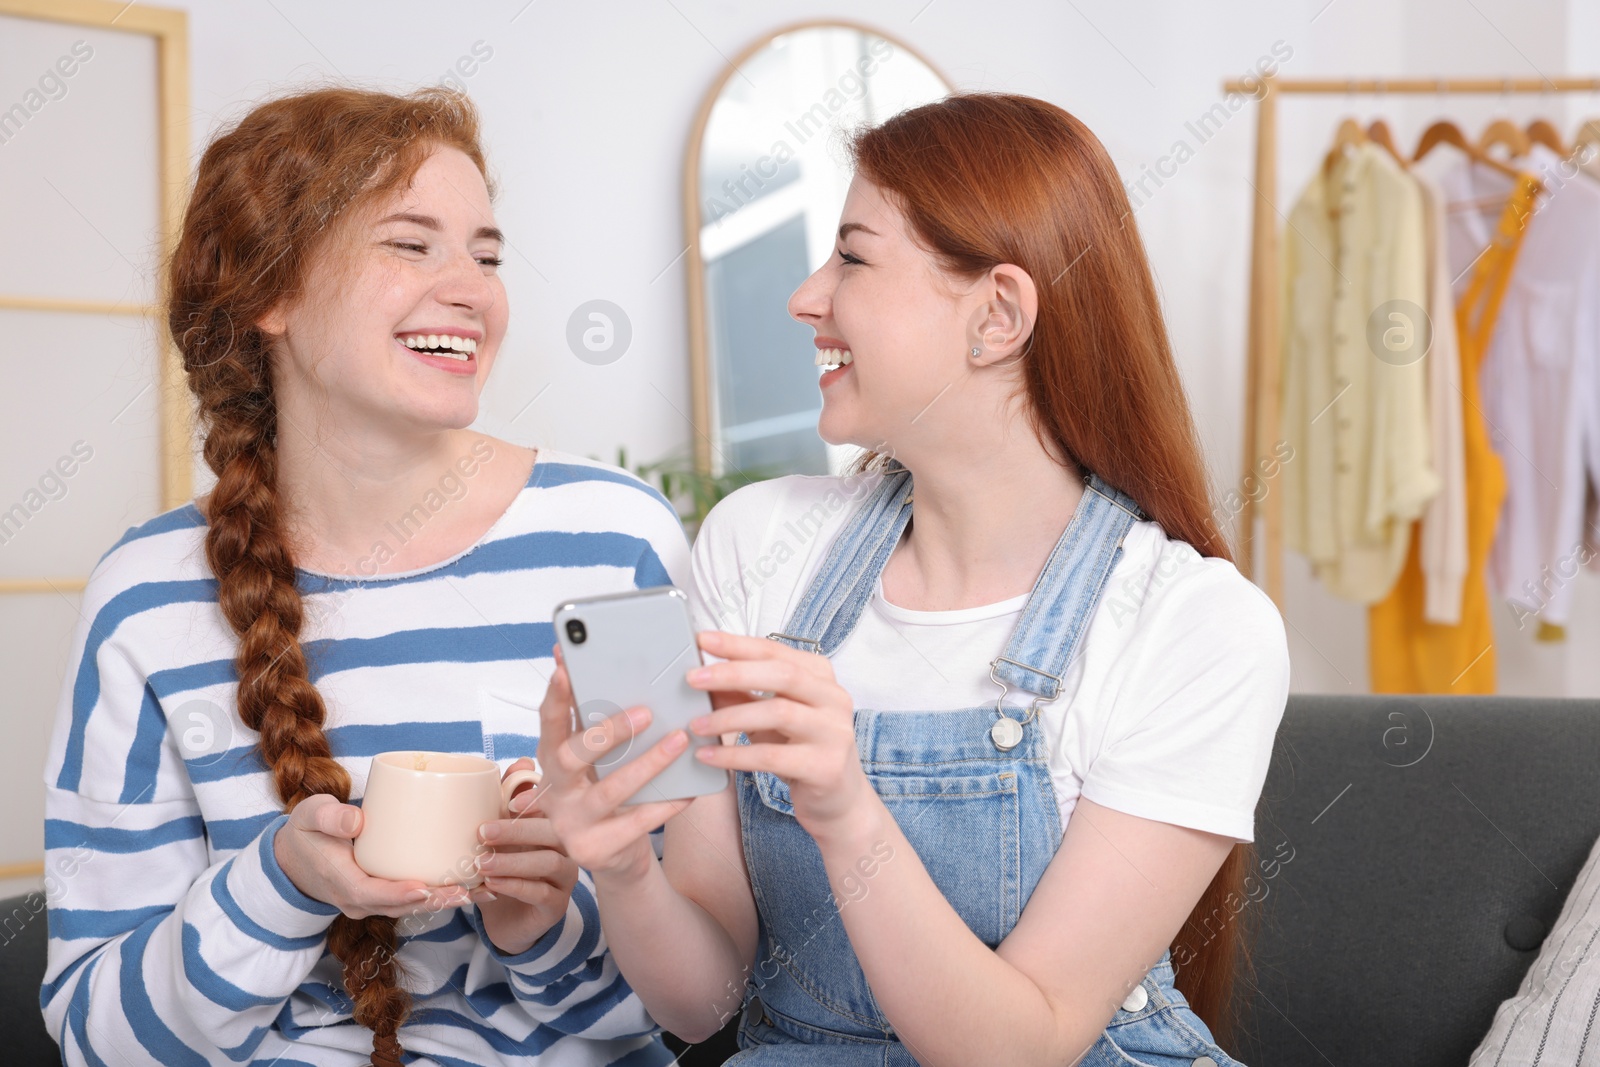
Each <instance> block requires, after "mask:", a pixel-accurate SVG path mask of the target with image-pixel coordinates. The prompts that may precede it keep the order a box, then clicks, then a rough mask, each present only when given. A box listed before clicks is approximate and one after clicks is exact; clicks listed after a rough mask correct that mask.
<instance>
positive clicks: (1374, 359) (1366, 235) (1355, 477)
mask: <svg viewBox="0 0 1600 1067" xmlns="http://www.w3.org/2000/svg"><path fill="white" fill-rule="evenodd" d="M1284 282H1285V285H1286V286H1287V290H1286V292H1285V294H1284V296H1285V309H1286V312H1287V314H1286V315H1285V317H1284V324H1285V330H1284V336H1283V346H1284V379H1283V427H1282V433H1283V439H1284V442H1285V443H1286V444H1288V445H1289V446H1290V447H1291V448H1292V449H1293V453H1292V455H1293V459H1292V461H1290V462H1287V463H1285V464H1284V466H1283V470H1282V475H1281V478H1282V481H1281V484H1280V488H1281V490H1282V492H1283V494H1284V496H1283V500H1284V508H1283V512H1284V522H1283V533H1284V543H1285V544H1286V545H1287V546H1288V547H1289V548H1291V549H1293V550H1295V551H1297V552H1300V553H1302V554H1304V555H1305V556H1306V557H1307V558H1308V559H1309V560H1310V561H1311V566H1312V569H1313V571H1314V572H1315V574H1316V576H1317V580H1318V581H1320V582H1322V584H1323V585H1324V586H1326V587H1327V589H1328V590H1329V592H1331V593H1333V594H1334V595H1335V596H1339V597H1343V598H1344V599H1346V600H1353V601H1356V602H1357V603H1360V604H1372V603H1375V602H1377V601H1379V600H1381V599H1383V597H1384V596H1386V595H1387V594H1388V592H1389V590H1390V589H1392V588H1393V587H1394V583H1395V579H1396V578H1397V577H1398V576H1399V574H1400V569H1401V567H1402V566H1403V565H1404V563H1405V558H1406V550H1407V545H1408V543H1409V539H1410V530H1411V522H1412V520H1414V519H1416V518H1417V517H1418V516H1419V515H1421V514H1422V513H1423V510H1424V508H1426V506H1427V505H1428V502H1429V501H1430V500H1432V499H1433V497H1434V495H1435V494H1436V493H1437V492H1438V491H1439V488H1440V485H1441V481H1440V479H1439V476H1438V474H1437V473H1435V471H1434V469H1433V463H1432V456H1431V452H1432V443H1431V433H1430V428H1429V420H1428V397H1427V377H1426V371H1427V366H1426V364H1425V362H1424V359H1423V357H1422V352H1423V351H1424V350H1425V349H1424V348H1422V347H1419V346H1421V345H1423V344H1424V340H1423V339H1424V338H1425V337H1426V324H1425V323H1423V322H1420V321H1418V319H1419V317H1420V316H1422V315H1424V313H1425V309H1426V307H1427V304H1428V292H1429V286H1428V273H1427V241H1426V238H1425V230H1424V227H1423V200H1422V192H1421V190H1420V189H1419V188H1418V186H1417V184H1416V182H1415V181H1413V180H1412V179H1411V177H1410V176H1409V175H1407V174H1406V173H1405V171H1403V170H1401V169H1400V167H1399V165H1398V164H1396V163H1395V162H1394V160H1393V159H1391V158H1390V157H1389V155H1388V153H1387V152H1385V151H1384V150H1383V149H1381V148H1378V147H1377V146H1375V145H1370V144H1367V145H1359V146H1356V147H1354V148H1352V149H1351V150H1350V151H1349V152H1348V153H1347V154H1346V155H1343V156H1341V157H1340V158H1339V160H1338V161H1337V162H1336V163H1335V164H1334V166H1333V169H1332V171H1331V172H1330V173H1328V174H1327V175H1324V174H1323V173H1322V172H1321V171H1319V172H1318V173H1317V175H1316V176H1315V177H1314V178H1313V179H1312V181H1311V183H1310V185H1309V186H1308V187H1307V188H1306V190H1305V192H1304V193H1303V194H1302V195H1301V197H1300V200H1299V201H1298V202H1297V203H1296V204H1295V206H1294V208H1293V210H1292V211H1291V213H1290V215H1289V225H1288V232H1287V234H1286V237H1285V271H1284ZM1375 324H1376V325H1375ZM1396 339H1399V340H1398V341H1397V340H1396ZM1380 342H1381V347H1380Z"/></svg>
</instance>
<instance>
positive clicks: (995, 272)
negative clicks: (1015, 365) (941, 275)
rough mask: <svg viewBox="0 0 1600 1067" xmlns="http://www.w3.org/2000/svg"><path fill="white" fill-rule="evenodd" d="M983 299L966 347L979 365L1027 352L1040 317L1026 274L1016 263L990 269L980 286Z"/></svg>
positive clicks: (1036, 298)
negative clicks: (972, 352) (971, 350)
mask: <svg viewBox="0 0 1600 1067" xmlns="http://www.w3.org/2000/svg"><path fill="white" fill-rule="evenodd" d="M976 292H977V295H981V296H982V297H983V298H984V299H983V302H982V303H981V304H979V305H978V307H977V310H976V311H975V312H974V313H973V316H972V320H971V321H972V326H971V328H970V329H969V330H968V335H969V336H968V342H969V344H968V348H969V350H970V349H971V348H976V349H977V350H978V354H977V355H976V356H973V357H972V360H973V363H974V364H976V365H978V366H983V367H986V366H991V365H993V364H995V363H1001V362H1004V361H1005V360H1008V359H1011V358H1013V357H1015V356H1017V355H1018V354H1019V353H1022V352H1026V351H1027V349H1028V342H1029V341H1030V340H1031V339H1032V337H1033V324H1034V322H1036V321H1037V319H1038V314H1039V291H1038V289H1037V288H1036V287H1035V286H1034V284H1033V278H1032V276H1031V275H1029V274H1028V272H1027V271H1025V270H1023V269H1022V268H1021V267H1019V266H1017V265H1016V264H1015V263H1001V264H998V265H997V266H995V267H992V268H990V270H989V273H988V274H987V275H985V277H984V279H983V280H982V281H981V282H980V283H979V285H978V289H977V291H976Z"/></svg>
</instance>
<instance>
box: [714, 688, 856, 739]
mask: <svg viewBox="0 0 1600 1067" xmlns="http://www.w3.org/2000/svg"><path fill="white" fill-rule="evenodd" d="M830 726H832V727H834V728H837V727H838V726H839V723H837V722H833V723H830V722H829V721H828V719H827V718H826V716H824V715H823V714H821V712H820V709H818V708H814V707H811V706H809V705H807V704H801V703H799V702H797V701H793V700H785V699H783V698H782V697H778V698H775V699H772V700H752V701H748V702H747V703H744V704H735V705H733V706H732V707H729V708H721V709H719V710H717V711H713V712H712V713H711V714H709V715H702V716H700V717H699V718H697V719H695V720H694V721H693V722H691V723H690V724H689V728H690V729H691V730H693V731H694V732H695V733H696V734H698V735H699V736H701V737H717V736H719V735H721V734H741V733H742V734H747V735H749V736H750V738H751V739H752V740H755V739H756V735H757V734H758V733H760V734H761V735H762V736H761V740H763V741H768V740H770V741H776V742H784V741H789V742H807V741H820V740H821V739H822V737H823V734H824V732H825V731H826V730H827V729H828V728H829V727H830Z"/></svg>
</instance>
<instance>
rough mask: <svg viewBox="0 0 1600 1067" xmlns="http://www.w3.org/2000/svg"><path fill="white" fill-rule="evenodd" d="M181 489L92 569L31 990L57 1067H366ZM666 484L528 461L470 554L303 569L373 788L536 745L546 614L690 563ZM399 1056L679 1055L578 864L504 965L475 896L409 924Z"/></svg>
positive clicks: (60, 747)
mask: <svg viewBox="0 0 1600 1067" xmlns="http://www.w3.org/2000/svg"><path fill="white" fill-rule="evenodd" d="M204 534H205V525H204V520H203V518H202V517H201V515H200V513H199V511H198V509H197V508H196V507H195V505H194V504H192V503H191V504H188V505H186V506H184V507H181V508H178V509H175V510H173V511H170V512H167V513H165V514H163V515H160V516H158V517H156V518H155V519H152V520H150V521H149V522H147V523H145V524H143V525H142V526H139V527H135V528H133V529H131V530H129V531H128V532H127V533H126V534H125V535H124V536H123V537H122V538H121V539H120V540H119V541H118V542H117V544H116V545H114V546H113V547H112V548H111V549H110V550H109V551H108V552H107V553H106V555H105V556H103V557H102V558H101V560H100V562H99V564H98V565H97V566H96V568H95V570H94V573H93V575H91V577H90V579H89V583H88V586H87V587H86V589H85V591H84V595H83V608H82V619H81V621H80V623H79V627H78V632H77V634H76V635H75V641H74V654H73V656H72V659H71V661H70V663H69V665H68V674H67V678H66V680H65V682H64V685H63V687H62V696H61V700H60V704H59V707H58V709H57V718H56V723H55V732H54V734H53V736H52V740H51V745H50V753H49V758H48V760H47V762H46V766H45V773H44V784H45V789H46V802H45V811H46V823H45V850H46V858H45V867H46V875H45V877H46V889H47V895H48V897H49V900H50V910H49V923H50V958H49V966H48V969H47V971H46V974H45V982H44V986H43V988H42V989H41V992H40V1002H41V1005H42V1007H43V1011H44V1017H45V1020H46V1022H47V1024H48V1025H49V1027H50V1030H51V1032H52V1033H53V1034H54V1035H55V1036H56V1038H57V1040H59V1041H60V1042H61V1043H62V1048H63V1053H64V1059H65V1062H67V1063H69V1064H90V1065H99V1064H113V1065H117V1067H121V1065H124V1064H127V1065H135V1064H138V1065H143V1064H162V1065H190V1064H193V1065H202V1064H238V1063H258V1064H262V1065H265V1064H269V1063H276V1064H277V1065H278V1067H292V1065H293V1064H296V1063H314V1064H317V1065H318V1067H323V1065H330V1064H340V1063H348V1064H352V1065H354V1064H360V1063H365V1062H366V1059H367V1055H368V1054H369V1052H370V1050H371V1047H372V1043H371V1032H370V1031H368V1030H366V1029H364V1028H361V1027H358V1026H355V1025H354V1024H353V1022H352V1021H351V1020H350V1012H349V1007H350V1005H349V999H348V997H347V996H346V994H345V992H344V984H343V980H342V977H341V974H340V965H339V962H338V960H337V959H335V958H334V957H333V956H332V955H331V954H329V953H327V951H326V948H327V942H326V935H327V929H328V926H329V924H330V923H331V922H332V921H333V918H334V917H335V916H336V915H337V911H336V909H335V908H333V907H332V906H331V905H327V904H323V903H321V902H320V901H316V900H313V899H311V898H309V897H307V896H306V895H305V894H303V893H301V892H300V891H299V890H298V889H297V888H296V887H295V886H294V885H293V883H291V882H290V881H289V879H288V878H287V877H286V876H285V875H284V873H283V871H282V870H281V868H279V866H278V864H277V862H276V859H275V856H274V854H273V849H272V837H273V834H274V833H275V832H276V830H277V828H278V826H279V825H281V823H282V821H283V820H284V819H285V818H286V817H285V816H284V815H283V814H282V808H281V804H280V803H279V801H278V797H277V794H276V791H275V790H274V788H273V785H272V782H271V779H270V775H269V773H268V771H267V769H266V767H265V765H264V764H263V763H262V761H261V759H260V757H259V755H258V754H257V752H256V751H255V740H256V739H255V735H254V733H253V732H252V731H250V730H248V729H247V728H246V727H245V726H244V725H243V723H241V722H240V721H239V719H238V715H237V712H236V710H235V703H234V689H235V687H236V685H237V677H236V675H235V672H234V669H233V653H234V650H235V648H236V638H235V637H234V636H233V633H232V631H231V629H230V628H229V627H228V625H227V622H226V620H225V619H224V618H223V617H222V614H221V612H220V610H219V608H218V605H217V600H216V580H215V578H214V577H212V575H211V573H210V570H209V568H208V567H207V565H206V562H205V553H204V546H203V538H204ZM688 551H689V550H688V544H687V542H686V540H685V537H684V534H683V528H682V526H681V525H680V524H679V522H678V519H677V516H676V514H675V513H674V512H673V510H672V508H671V506H670V505H669V504H668V503H667V501H666V500H665V499H664V498H662V497H661V495H660V494H659V493H656V492H655V491H654V490H653V489H651V488H649V487H648V486H646V485H645V484H644V483H643V482H641V481H639V480H638V479H637V478H635V477H633V476H632V475H631V474H628V473H627V472H625V471H621V470H619V469H617V468H615V467H611V466H608V465H606V464H601V463H597V462H595V461H593V460H588V459H584V458H582V457H577V456H572V455H568V454H565V453H560V452H555V451H553V450H550V449H544V450H541V452H540V455H539V458H538V462H537V463H536V465H535V467H534V470H533V473H532V476H531V477H530V479H529V481H528V484H527V486H526V487H525V488H524V489H523V490H522V492H521V493H520V494H519V495H518V497H517V499H516V501H515V502H514V503H513V504H512V506H511V507H510V508H509V509H508V510H507V512H506V513H505V514H504V515H503V516H502V517H501V518H500V519H499V520H498V521H497V522H496V523H495V525H494V527H493V528H491V529H490V531H489V532H488V533H487V534H486V535H485V536H484V538H483V539H482V540H480V541H479V542H478V543H477V544H476V545H474V546H472V547H471V548H469V549H467V550H466V551H464V552H463V553H461V554H459V555H457V556H455V557H453V558H452V559H450V560H447V561H445V562H444V563H442V564H439V565H437V566H434V567H430V568H424V569H421V570H418V571H412V572H407V573H404V574H398V575H388V576H381V577H378V578H373V579H367V580H365V581H350V580H345V579H341V578H336V577H331V576H326V575H319V574H313V573H311V572H307V571H302V572H301V573H300V575H299V578H298V581H299V584H300V587H301V590H302V592H303V593H304V596H305V607H306V622H305V626H304V629H303V633H302V643H303V646H304V648H305V653H306V657H307V662H308V665H309V670H310V676H311V680H312V681H313V682H314V683H315V684H316V685H317V687H318V689H319V691H320V692H321V693H322V696H323V699H324V702H325V703H326V705H327V708H328V718H327V725H326V731H325V732H326V734H327V737H328V742H329V745H330V747H331V749H332V751H333V754H334V757H335V758H336V759H338V760H339V761H340V762H341V763H342V764H343V765H344V766H345V768H346V769H347V770H348V771H349V773H350V777H351V781H352V789H351V796H352V801H353V802H356V803H359V801H360V797H361V795H362V792H363V791H364V788H365V783H366V771H367V766H368V760H369V758H370V757H371V756H372V755H374V754H375V753H378V752H382V751H387V750H390V749H405V748H424V749H432V750H439V751H450V752H469V753H479V754H483V755H485V756H488V757H489V758H491V759H493V760H495V761H497V762H498V763H499V764H500V765H501V767H502V768H504V767H506V766H508V765H509V764H510V763H511V762H512V761H513V760H515V759H517V758H518V757H520V756H530V757H531V756H533V755H534V754H535V751H536V749H537V745H538V733H539V719H538V705H539V702H540V700H541V699H542V698H543V695H544V690H545V684H546V679H547V678H548V676H549V673H550V670H551V668H552V667H553V663H552V662H551V660H550V646H551V645H552V644H553V643H554V640H555V635H554V632H553V630H552V628H551V625H550V615H551V611H552V609H553V608H554V607H555V605H556V604H557V603H558V602H560V601H562V600H565V599H570V598H572V597H577V596H585V595H593V594H600V593H609V592H616V591H619V590H622V589H628V588H636V587H646V586H652V585H661V584H665V583H667V582H670V581H673V580H674V579H675V578H680V577H683V576H686V575H687V574H688V558H689V555H688ZM400 932H401V937H402V943H401V948H400V952H399V961H400V963H401V965H402V968H403V971H404V973H405V975H406V977H405V979H404V981H405V984H406V987H407V988H408V989H410V990H411V991H412V993H413V996H414V1008H413V1012H412V1015H411V1016H410V1017H409V1019H408V1020H407V1022H406V1024H405V1025H404V1026H403V1027H402V1028H401V1032H400V1039H401V1043H402V1045H404V1047H405V1048H406V1050H407V1053H408V1054H409V1055H410V1057H423V1058H425V1060H426V1061H429V1062H434V1063H439V1064H443V1065H446V1067H454V1065H461V1067H467V1065H479V1064H534V1063H537V1064H539V1065H540V1067H555V1065H568V1064H574V1065H576V1064H628V1065H635V1064H637V1065H651V1064H665V1063H668V1062H669V1061H670V1060H671V1055H670V1054H669V1053H668V1052H667V1051H666V1049H665V1046H663V1045H662V1044H661V1042H660V1040H659V1038H658V1037H656V1036H655V1033H656V1028H655V1026H654V1024H653V1022H652V1021H651V1020H650V1018H649V1017H648V1015H647V1014H646V1013H645V1011H644V1010H643V1007H642V1006H641V1005H640V1003H639V1000H638V998H637V996H635V995H634V994H633V992H632V991H631V990H630V989H629V987H628V985H627V983H626V982H624V981H623V979H622V977H621V975H620V974H619V973H618V971H617V968H616V965H615V963H614V962H613V961H612V959H611V957H610V954H609V953H607V952H606V951H605V945H604V942H603V940H602V938H601V933H600V924H599V915H598V911H597V909H596V905H595V900H594V887H593V883H592V882H591V881H590V879H589V877H588V875H587V874H586V873H585V874H584V875H583V876H582V878H581V880H580V882H579V884H578V886H577V888H576V889H575V890H574V892H573V896H572V901H571V903H570V905H569V906H568V909H567V914H566V916H565V918H564V919H563V920H562V921H561V922H560V923H558V924H557V925H556V926H555V927H554V928H552V929H551V930H550V932H549V933H547V934H546V935H545V936H544V937H543V938H542V939H541V940H540V941H539V943H538V944H536V945H534V946H533V947H532V948H531V949H529V950H528V951H527V952H524V953H522V954H520V955H517V956H509V957H508V956H505V955H503V954H502V953H500V952H498V951H497V950H495V949H494V948H493V947H492V945H491V944H490V942H489V940H488V938H487V937H486V936H485V935H484V934H483V931H482V929H481V926H480V925H479V924H478V921H477V911H476V909H475V908H473V907H471V906H470V905H469V906H468V907H465V908H460V909H452V910H449V911H445V912H441V913H437V914H427V913H423V914H421V915H420V916H418V917H416V918H414V919H406V920H402V923H401V928H400Z"/></svg>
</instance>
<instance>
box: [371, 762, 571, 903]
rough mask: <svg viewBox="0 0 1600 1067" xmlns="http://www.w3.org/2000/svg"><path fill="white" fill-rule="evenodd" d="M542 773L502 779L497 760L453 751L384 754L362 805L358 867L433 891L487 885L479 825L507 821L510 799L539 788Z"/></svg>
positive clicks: (374, 768) (515, 774)
mask: <svg viewBox="0 0 1600 1067" xmlns="http://www.w3.org/2000/svg"><path fill="white" fill-rule="evenodd" d="M539 779H540V774H539V772H538V771H537V770H527V769H523V770H518V771H513V772H512V773H511V774H508V775H506V777H505V780H504V781H502V780H501V778H500V768H499V767H498V766H496V765H495V763H494V761H493V760H489V759H485V758H484V757H482V756H468V755H462V754H459V753H453V752H416V751H401V752H380V753H379V754H378V755H376V756H374V757H372V768H371V770H370V771H368V773H367V789H366V793H365V794H364V795H363V796H362V800H361V813H362V817H361V832H360V833H359V834H357V835H356V839H355V858H356V866H358V867H360V868H361V869H362V870H363V871H365V872H367V873H368V874H370V875H372V876H373V877H374V878H390V879H394V880H395V881H407V880H410V879H413V878H415V879H420V880H421V881H423V882H426V883H427V884H428V885H460V886H465V887H467V888H468V889H472V888H476V887H477V886H479V885H481V884H482V883H483V876H482V875H481V874H479V873H478V868H477V858H478V856H480V855H481V854H483V853H484V852H486V851H488V847H487V846H486V845H484V844H483V843H482V842H481V841H479V839H478V827H480V826H482V825H483V824H484V823H486V822H492V821H493V820H495V819H509V818H512V817H513V815H512V813H511V808H510V804H511V797H512V796H513V795H514V794H515V793H516V792H517V791H518V790H520V789H522V788H523V787H525V786H529V785H537V784H538V783H539Z"/></svg>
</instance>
